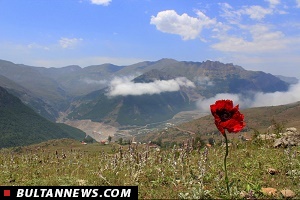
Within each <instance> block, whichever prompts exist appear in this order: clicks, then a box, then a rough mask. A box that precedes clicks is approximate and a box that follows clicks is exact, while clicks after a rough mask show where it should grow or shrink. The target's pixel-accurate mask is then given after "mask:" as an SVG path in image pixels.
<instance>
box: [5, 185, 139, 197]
mask: <svg viewBox="0 0 300 200" xmlns="http://www.w3.org/2000/svg"><path fill="white" fill-rule="evenodd" d="M29 198H35V199H36V198H94V199H97V198H130V199H138V186H0V199H1V200H2V199H3V200H10V199H29Z"/></svg>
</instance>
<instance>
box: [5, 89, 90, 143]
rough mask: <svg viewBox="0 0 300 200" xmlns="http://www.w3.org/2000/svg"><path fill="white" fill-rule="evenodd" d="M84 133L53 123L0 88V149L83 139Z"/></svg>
mask: <svg viewBox="0 0 300 200" xmlns="http://www.w3.org/2000/svg"><path fill="white" fill-rule="evenodd" d="M84 136H85V134H84V132H82V131H80V130H78V129H76V128H73V127H70V126H67V125H65V124H56V123H53V122H51V121H49V120H47V119H45V118H43V117H41V116H40V115H38V114H37V113H36V112H34V111H33V110H32V109H31V108H29V107H27V106H26V105H24V104H23V103H22V102H21V100H20V99H18V98H17V97H15V96H13V95H11V94H9V93H8V92H7V91H6V90H5V89H4V88H2V87H0V138H1V140H0V148H3V147H11V146H23V145H29V144H33V143H38V142H42V141H46V140H49V139H58V138H74V139H83V138H84Z"/></svg>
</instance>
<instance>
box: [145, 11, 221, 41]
mask: <svg viewBox="0 0 300 200" xmlns="http://www.w3.org/2000/svg"><path fill="white" fill-rule="evenodd" d="M196 14H197V16H198V17H197V18H195V17H190V16H189V15H188V14H186V13H183V14H182V15H178V14H177V13H176V11H174V10H165V11H161V12H159V13H158V14H157V16H152V17H151V21H150V24H153V25H155V26H156V28H157V29H158V30H159V31H162V32H164V33H171V34H177V35H180V36H181V37H182V39H183V40H190V39H195V38H197V36H199V34H200V33H201V31H202V29H203V28H207V27H210V26H211V25H214V24H216V20H215V19H210V18H209V17H207V16H206V15H205V14H204V13H203V12H201V11H197V13H196Z"/></svg>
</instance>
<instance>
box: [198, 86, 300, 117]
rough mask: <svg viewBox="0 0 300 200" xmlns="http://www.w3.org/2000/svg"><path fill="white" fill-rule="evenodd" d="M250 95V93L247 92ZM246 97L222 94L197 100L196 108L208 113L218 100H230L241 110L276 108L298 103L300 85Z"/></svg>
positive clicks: (299, 99)
mask: <svg viewBox="0 0 300 200" xmlns="http://www.w3.org/2000/svg"><path fill="white" fill-rule="evenodd" d="M249 93H250V94H251V92H249ZM249 93H248V96H247V97H246V96H245V95H242V94H229V93H222V94H217V95H216V96H214V97H212V98H209V99H202V100H198V102H197V106H198V108H199V109H200V110H201V111H202V112H209V109H210V107H209V106H210V105H211V104H213V103H215V101H216V100H219V99H231V100H232V101H233V103H234V104H235V105H236V104H239V105H240V107H241V108H242V109H243V108H251V107H261V106H278V105H285V104H289V103H294V102H297V101H300V83H298V84H294V85H291V86H290V88H289V90H288V91H286V92H274V93H263V92H256V93H252V94H251V95H249Z"/></svg>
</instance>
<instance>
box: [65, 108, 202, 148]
mask: <svg viewBox="0 0 300 200" xmlns="http://www.w3.org/2000/svg"><path fill="white" fill-rule="evenodd" d="M205 115H207V113H200V112H199V111H198V110H195V111H182V112H179V113H177V114H176V115H175V116H174V117H173V118H172V119H170V120H166V121H163V122H158V123H151V124H146V125H145V126H119V127H115V126H112V125H109V124H105V123H100V122H93V121H91V120H66V121H63V123H65V124H67V125H69V126H72V127H75V128H78V129H80V130H82V131H83V132H85V133H86V135H88V136H90V137H92V138H93V139H94V140H96V141H97V142H101V141H107V139H108V137H109V136H110V137H112V141H117V140H118V138H123V139H125V140H132V138H133V137H135V136H136V135H143V134H147V133H149V132H156V131H160V130H164V129H166V128H167V127H173V126H176V125H179V124H181V123H184V122H188V121H191V120H195V119H198V118H200V117H203V116H205Z"/></svg>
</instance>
